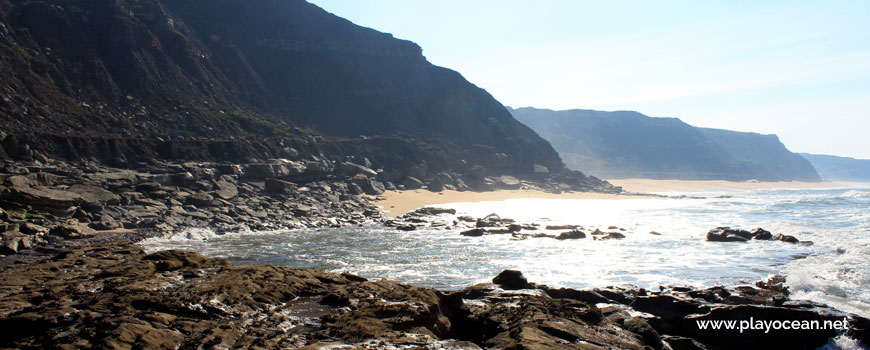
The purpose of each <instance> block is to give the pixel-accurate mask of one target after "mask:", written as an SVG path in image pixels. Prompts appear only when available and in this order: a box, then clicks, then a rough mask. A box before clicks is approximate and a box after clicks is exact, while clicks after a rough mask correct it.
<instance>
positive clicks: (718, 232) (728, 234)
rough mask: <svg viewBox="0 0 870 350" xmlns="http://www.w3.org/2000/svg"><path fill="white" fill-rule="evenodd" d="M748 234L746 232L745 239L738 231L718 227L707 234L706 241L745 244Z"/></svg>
mask: <svg viewBox="0 0 870 350" xmlns="http://www.w3.org/2000/svg"><path fill="white" fill-rule="evenodd" d="M748 236H749V232H746V237H744V235H743V234H742V232H741V231H740V230H731V229H730V228H728V227H718V228H715V229H712V230H710V231H709V232H707V240H708V241H710V242H746V241H747V240H749V238H748Z"/></svg>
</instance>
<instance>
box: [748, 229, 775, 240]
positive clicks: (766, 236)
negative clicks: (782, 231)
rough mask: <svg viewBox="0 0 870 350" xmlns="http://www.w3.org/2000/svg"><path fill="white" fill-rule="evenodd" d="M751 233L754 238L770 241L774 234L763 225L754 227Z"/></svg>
mask: <svg viewBox="0 0 870 350" xmlns="http://www.w3.org/2000/svg"><path fill="white" fill-rule="evenodd" d="M749 233H750V234H751V235H752V239H755V240H759V241H768V240H770V239H772V238H773V234H771V233H770V231H768V230H765V229H763V228H761V227H757V228H754V229H752V231H750V232H749Z"/></svg>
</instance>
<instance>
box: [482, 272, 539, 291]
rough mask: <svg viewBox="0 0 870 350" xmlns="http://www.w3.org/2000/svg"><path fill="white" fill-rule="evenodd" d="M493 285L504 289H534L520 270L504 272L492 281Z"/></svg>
mask: <svg viewBox="0 0 870 350" xmlns="http://www.w3.org/2000/svg"><path fill="white" fill-rule="evenodd" d="M492 283H494V284H497V285H499V286H501V287H502V288H503V289H528V288H534V285H532V284H531V283H529V281H528V280H527V279H526V277H525V276H523V273H522V272H520V271H519V270H504V271H502V272H501V273H499V274H498V276H495V277H494V278H493V279H492Z"/></svg>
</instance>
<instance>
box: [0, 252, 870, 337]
mask: <svg viewBox="0 0 870 350" xmlns="http://www.w3.org/2000/svg"><path fill="white" fill-rule="evenodd" d="M57 253H58V254H57V255H56V256H55V257H54V258H51V259H47V260H44V261H38V262H31V263H27V264H18V265H14V266H10V267H7V268H6V269H5V270H4V271H3V272H0V329H3V332H2V333H0V347H2V348H22V349H44V348H68V349H74V348H112V349H142V348H147V349H157V348H169V349H237V348H306V349H352V348H363V349H479V348H500V349H735V348H778V349H815V348H817V347H819V346H823V345H825V344H827V343H828V342H829V341H831V338H833V337H836V336H838V335H845V336H848V337H851V338H854V339H858V340H860V341H863V342H864V343H865V344H867V342H868V341H870V332H868V327H870V321H868V320H867V319H864V318H861V317H858V316H854V315H844V314H841V313H837V312H835V311H833V310H830V309H827V308H824V307H822V306H819V305H814V304H811V303H807V302H800V301H790V300H788V291H787V289H785V288H784V287H783V285H782V283H783V280H782V279H781V278H774V279H771V280H770V281H766V282H759V283H757V284H756V285H755V286H739V287H734V288H723V287H713V288H708V289H701V290H696V289H691V288H682V287H668V288H663V289H662V290H660V291H647V290H643V289H630V290H629V289H618V288H602V289H592V290H575V289H567V288H558V289H557V288H550V287H547V286H544V285H537V284H534V283H529V282H528V281H526V279H525V278H524V277H523V276H522V274H521V273H520V272H518V271H504V272H502V273H501V274H499V275H498V276H496V278H494V279H493V283H484V284H478V285H474V286H470V287H468V288H465V289H463V290H459V291H440V290H435V289H427V288H419V287H414V286H409V285H405V284H401V283H398V282H395V281H389V280H378V281H370V280H366V279H365V278H362V277H359V276H355V275H351V274H338V273H330V272H323V271H317V270H312V269H303V268H286V267H274V266H269V265H251V266H231V265H230V264H229V263H228V262H227V261H226V260H223V259H210V258H207V257H204V256H201V255H199V254H196V253H191V252H182V251H162V252H157V253H153V254H145V253H144V252H143V250H142V248H141V247H139V246H137V245H135V244H132V243H130V242H117V243H115V244H112V245H107V246H100V247H87V248H82V249H72V250H66V251H59V252H57ZM750 318H752V319H754V320H768V321H769V320H783V321H785V320H789V321H792V320H798V321H813V320H818V321H822V322H823V321H824V320H843V319H844V318H845V319H847V320H848V322H849V330H848V331H845V332H838V331H835V330H816V331H810V330H790V331H785V330H771V331H770V332H769V333H765V331H764V330H745V331H743V332H742V333H740V332H738V331H737V330H728V331H725V330H719V331H712V330H700V329H698V326H697V323H696V322H697V321H704V320H727V319H733V320H749V319H750Z"/></svg>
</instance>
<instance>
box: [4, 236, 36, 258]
mask: <svg viewBox="0 0 870 350" xmlns="http://www.w3.org/2000/svg"><path fill="white" fill-rule="evenodd" d="M33 244H34V242H33V236H30V235H25V234H23V233H20V232H17V231H6V232H3V233H0V254H16V253H18V252H19V251H20V250H22V249H30V248H32V247H33Z"/></svg>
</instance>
